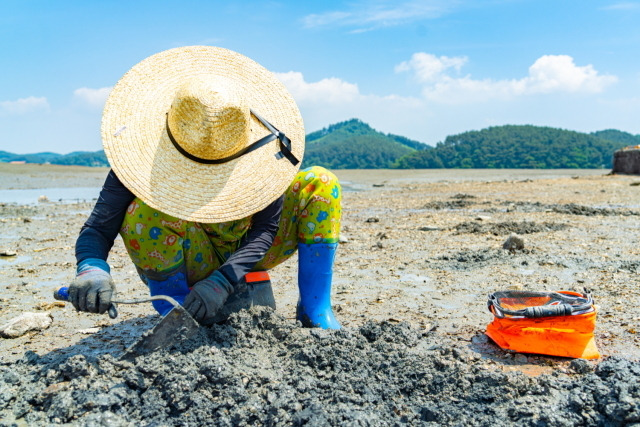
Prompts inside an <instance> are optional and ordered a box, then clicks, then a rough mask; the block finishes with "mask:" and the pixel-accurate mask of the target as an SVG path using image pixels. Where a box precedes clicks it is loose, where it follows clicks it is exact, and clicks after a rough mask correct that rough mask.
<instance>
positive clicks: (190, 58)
mask: <svg viewBox="0 0 640 427" xmlns="http://www.w3.org/2000/svg"><path fill="white" fill-rule="evenodd" d="M304 138H305V134H304V125H303V121H302V116H301V115H300V111H299V109H298V107H297V105H296V103H295V101H294V100H293V98H292V96H291V94H290V93H289V92H288V91H287V89H286V88H285V86H284V85H283V84H282V83H281V82H280V81H279V80H278V79H277V78H276V76H275V75H274V74H273V73H271V72H270V71H268V70H267V69H266V68H264V67H263V66H261V65H260V64H258V63H257V62H255V61H253V60H251V59H249V58H247V57H246V56H243V55H241V54H239V53H236V52H233V51H230V50H228V49H223V48H219V47H212V46H188V47H179V48H175V49H170V50H166V51H164V52H160V53H157V54H155V55H153V56H150V57H148V58H147V59H145V60H143V61H142V62H140V63H138V64H137V65H135V66H134V67H133V68H131V69H130V70H129V71H128V72H127V73H126V74H125V75H124V76H123V77H122V78H121V79H120V80H119V81H118V83H117V84H116V85H115V87H114V88H113V90H112V91H111V93H110V95H109V98H108V99H107V102H106V104H105V108H104V112H103V116H102V141H103V144H104V150H105V153H106V155H107V158H108V159H109V163H110V165H111V167H112V169H113V171H114V172H115V174H116V175H117V176H118V178H119V179H120V181H121V182H122V183H123V184H124V185H125V186H126V187H127V188H128V189H129V190H131V192H132V193H133V194H135V195H136V196H137V197H139V198H140V199H142V200H143V201H144V202H145V203H147V204H148V205H149V206H151V207H153V208H155V209H157V210H159V211H161V212H163V213H165V214H168V215H171V216H175V217H177V218H180V219H184V220H188V221H195V222H201V223H220V222H225V221H231V220H236V219H240V218H244V217H247V216H250V215H252V214H254V213H256V212H258V211H260V210H262V209H263V208H265V207H266V206H267V205H269V204H270V203H272V202H273V201H275V200H276V199H277V198H278V197H280V196H281V195H282V194H283V193H284V192H285V190H286V189H287V187H288V186H289V184H290V183H291V182H292V181H293V179H294V177H295V175H296V173H297V172H298V168H299V166H300V164H299V161H301V160H302V156H303V154H304ZM256 141H261V142H260V143H259V144H257V145H256V144H254V143H255V142H256ZM252 144H253V145H252ZM247 147H250V148H249V149H247Z"/></svg>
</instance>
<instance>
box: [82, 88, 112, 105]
mask: <svg viewBox="0 0 640 427" xmlns="http://www.w3.org/2000/svg"><path fill="white" fill-rule="evenodd" d="M111 89H112V88H111V87H103V88H100V89H91V88H88V87H81V88H79V89H76V90H74V91H73V95H74V96H75V98H76V99H79V100H80V101H82V102H84V103H86V104H88V105H90V106H91V107H94V108H102V107H103V106H104V103H105V102H106V100H107V97H108V96H109V93H110V92H111Z"/></svg>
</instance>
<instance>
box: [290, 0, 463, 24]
mask: <svg viewBox="0 0 640 427" xmlns="http://www.w3.org/2000/svg"><path fill="white" fill-rule="evenodd" d="M456 3H458V2H457V1H444V0H414V1H407V2H404V3H400V4H398V3H397V2H393V1H389V0H386V1H381V0H379V1H361V2H359V3H355V4H353V5H351V7H350V8H349V9H348V10H341V11H331V12H326V13H320V14H311V15H307V16H305V17H304V18H303V19H302V22H303V24H304V26H305V27H307V28H314V27H326V26H336V27H357V28H355V29H354V31H355V32H362V31H369V30H373V29H377V28H383V27H393V26H397V25H402V24H406V23H408V22H415V21H420V20H423V19H433V18H438V17H440V16H442V15H443V14H445V13H446V12H448V11H449V10H450V9H451V8H452V7H453V6H454V5H455V4H456Z"/></svg>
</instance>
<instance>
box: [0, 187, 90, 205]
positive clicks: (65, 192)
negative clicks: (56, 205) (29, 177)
mask: <svg viewBox="0 0 640 427" xmlns="http://www.w3.org/2000/svg"><path fill="white" fill-rule="evenodd" d="M99 194H100V188H98V187H73V188H36V189H28V190H24V189H19V190H0V203H16V204H19V205H34V204H37V203H38V198H39V197H40V196H46V197H47V199H49V201H51V202H62V203H76V202H82V201H92V200H95V199H97V198H98V195H99Z"/></svg>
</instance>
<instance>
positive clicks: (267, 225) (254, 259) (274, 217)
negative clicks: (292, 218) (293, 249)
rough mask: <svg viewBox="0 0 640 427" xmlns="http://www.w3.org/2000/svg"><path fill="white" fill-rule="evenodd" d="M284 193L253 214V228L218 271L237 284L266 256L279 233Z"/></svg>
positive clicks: (233, 283)
mask: <svg viewBox="0 0 640 427" xmlns="http://www.w3.org/2000/svg"><path fill="white" fill-rule="evenodd" d="M283 203H284V195H282V196H281V197H280V198H279V199H277V200H276V201H275V202H273V203H271V204H270V205H269V206H267V207H266V208H264V209H263V210H261V211H260V212H258V213H256V214H254V215H253V220H252V224H251V228H250V229H249V231H248V232H247V234H246V235H245V236H244V238H243V239H242V242H241V243H240V247H239V248H238V250H237V251H235V252H234V253H233V254H231V256H230V257H229V259H228V260H227V261H226V262H225V263H224V264H222V266H220V268H219V269H218V271H220V273H222V275H223V276H225V277H226V278H227V280H229V282H230V283H231V284H232V285H234V286H235V284H236V283H238V282H239V281H240V279H242V277H243V276H244V275H245V274H247V273H248V272H249V271H251V269H252V268H253V267H254V266H255V265H256V264H257V263H258V261H260V260H262V258H264V255H265V254H266V253H267V251H268V250H269V248H270V247H271V244H272V243H273V239H275V237H276V234H277V233H278V226H279V223H280V215H281V214H282V205H283Z"/></svg>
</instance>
